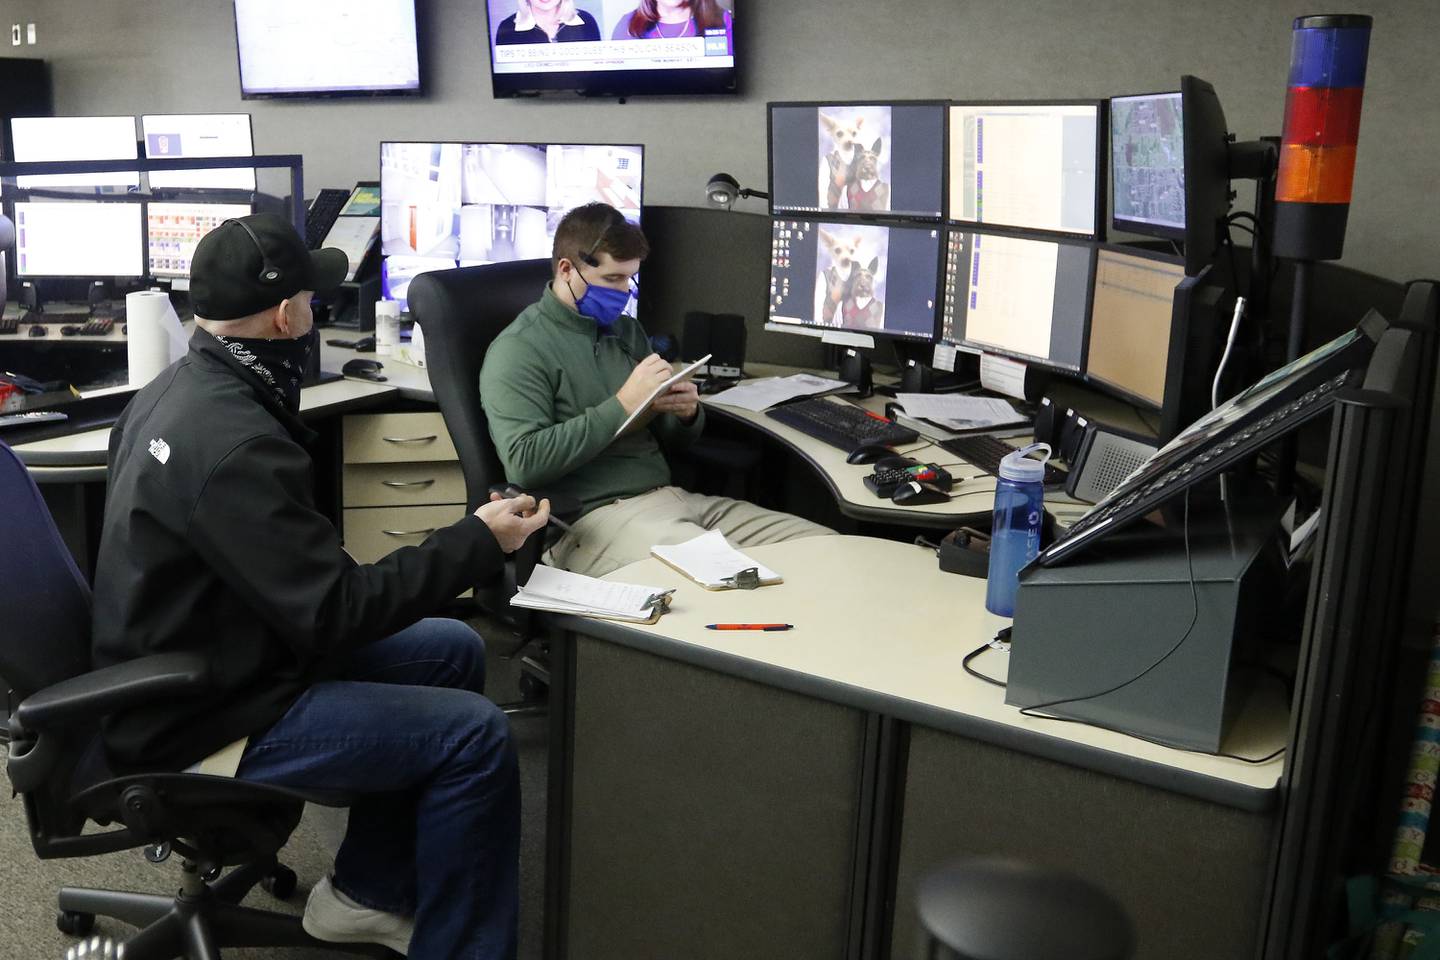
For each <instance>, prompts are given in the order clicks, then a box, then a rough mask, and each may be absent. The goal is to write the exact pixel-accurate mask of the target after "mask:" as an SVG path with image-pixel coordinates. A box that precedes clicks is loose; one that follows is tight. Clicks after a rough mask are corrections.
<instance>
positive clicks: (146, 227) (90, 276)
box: [5, 194, 150, 281]
mask: <svg viewBox="0 0 1440 960" xmlns="http://www.w3.org/2000/svg"><path fill="white" fill-rule="evenodd" d="M22 203H30V204H35V205H37V206H42V205H48V204H52V203H68V204H77V203H79V204H85V205H91V204H95V205H98V204H130V205H131V206H135V207H139V208H140V271H139V272H138V273H24V272H22V271H21V270H20V244H19V239H18V238H17V239H16V243H15V278H16V279H17V280H32V281H33V280H139V279H142V278H145V277H146V276H147V273H146V271H147V270H148V269H149V268H150V221H149V218H148V217H147V215H146V208H147V207H148V206H149V201H148V200H143V199H140V198H139V197H137V196H136V195H134V194H121V195H116V196H105V195H103V194H100V195H96V196H86V197H77V198H75V199H73V200H71V199H69V198H66V199H64V200H57V199H45V200H14V201H9V202H7V203H6V205H5V208H6V209H8V210H9V211H10V213H11V214H12V215H15V216H16V219H17V223H18V216H19V211H18V210H16V209H15V208H16V207H17V206H18V205H20V204H22Z"/></svg>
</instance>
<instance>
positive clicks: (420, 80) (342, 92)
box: [230, 0, 428, 143]
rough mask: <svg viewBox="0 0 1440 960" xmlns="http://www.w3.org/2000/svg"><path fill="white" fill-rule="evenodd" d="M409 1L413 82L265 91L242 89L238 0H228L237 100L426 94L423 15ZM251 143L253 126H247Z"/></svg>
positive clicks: (355, 97)
mask: <svg viewBox="0 0 1440 960" xmlns="http://www.w3.org/2000/svg"><path fill="white" fill-rule="evenodd" d="M406 2H409V3H410V5H411V7H412V9H413V11H414V18H415V86H414V87H401V88H393V89H392V88H388V87H387V88H370V87H362V88H360V89H356V90H348V89H333V88H315V89H310V90H285V91H266V92H263V93H257V92H252V91H247V90H246V89H245V70H244V59H243V58H242V57H241V56H240V8H239V3H240V0H231V2H230V11H231V18H230V22H231V23H232V25H233V26H234V27H235V79H236V82H237V83H238V84H239V86H240V99H241V100H354V99H360V100H369V99H375V98H378V97H423V96H425V94H426V89H427V87H428V84H427V83H426V80H427V77H426V69H425V57H423V56H422V55H421V52H420V51H421V47H422V46H423V43H422V40H423V37H424V32H425V26H424V16H423V15H422V13H421V12H420V6H421V5H420V4H419V3H418V2H416V0H406ZM251 135H252V143H253V135H254V130H253V128H252V130H251Z"/></svg>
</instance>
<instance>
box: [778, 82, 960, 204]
mask: <svg viewBox="0 0 1440 960" xmlns="http://www.w3.org/2000/svg"><path fill="white" fill-rule="evenodd" d="M949 105H950V101H949V100H939V99H933V98H932V99H919V100H771V101H769V102H767V103H766V104H765V192H766V193H768V194H769V195H770V197H769V199H768V200H767V201H766V205H767V207H768V211H769V215H770V218H771V219H772V220H774V219H780V218H782V217H783V218H784V219H787V220H793V219H794V218H795V217H797V216H804V217H810V218H811V219H814V218H816V217H821V216H823V217H826V218H827V219H828V218H830V217H831V216H832V215H838V216H839V218H840V219H838V220H835V221H833V222H835V223H880V224H882V225H883V224H884V223H924V224H939V225H940V226H941V227H944V225H945V212H946V211H947V210H949V209H950V178H949V176H948V171H949V169H950V110H949ZM897 106H898V107H929V106H934V107H939V108H940V212H939V213H938V214H936V215H935V216H933V217H932V216H929V215H927V214H915V213H894V212H892V211H883V212H880V213H854V212H852V211H849V210H822V211H820V212H818V213H816V212H814V211H809V210H804V211H800V210H777V209H776V207H775V108H776V107H803V108H807V109H808V108H810V107H814V108H816V109H819V108H821V107H897Z"/></svg>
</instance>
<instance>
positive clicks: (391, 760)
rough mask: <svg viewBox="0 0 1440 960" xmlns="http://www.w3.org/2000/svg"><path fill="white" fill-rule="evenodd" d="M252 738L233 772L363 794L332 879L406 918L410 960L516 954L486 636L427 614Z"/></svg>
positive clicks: (504, 738) (516, 825)
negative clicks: (410, 924)
mask: <svg viewBox="0 0 1440 960" xmlns="http://www.w3.org/2000/svg"><path fill="white" fill-rule="evenodd" d="M336 676H337V677H338V679H334V680H324V681H321V682H318V683H315V684H314V685H312V686H311V687H310V688H309V689H307V690H306V691H305V692H304V693H303V694H301V696H300V699H299V700H297V701H295V703H294V705H292V706H291V707H290V710H289V711H288V712H287V713H286V714H285V716H283V717H281V718H280V719H279V720H278V721H277V722H276V723H275V724H274V726H272V727H271V728H270V729H269V730H267V731H265V732H264V733H262V734H260V735H258V736H254V737H251V739H250V743H249V745H248V746H247V747H246V749H245V754H244V756H243V757H242V758H241V761H240V767H239V770H238V771H237V772H236V776H237V777H242V778H244V779H246V780H256V781H261V782H265V783H274V784H279V785H284V786H292V787H309V788H311V789H316V790H338V791H344V792H347V793H354V794H358V795H359V796H357V797H356V799H355V803H354V805H352V806H351V808H350V824H349V827H348V828H347V829H346V832H345V841H344V843H343V844H341V847H340V851H339V853H337V854H336V856H335V875H334V879H333V883H334V885H335V888H336V889H337V890H339V891H341V892H342V893H344V894H345V895H346V896H348V897H350V898H351V899H352V900H354V901H356V902H357V903H360V904H362V905H364V906H367V907H372V908H374V909H377V910H384V911H386V912H388V913H397V914H404V915H411V914H413V915H414V917H415V936H414V938H413V939H412V941H411V944H410V957H411V958H412V960H461V958H465V960H504V958H512V957H514V956H515V950H516V936H517V915H518V909H519V858H520V779H519V767H518V764H517V762H516V757H515V748H514V746H513V745H512V744H511V742H510V727H509V722H508V721H507V720H506V717H505V715H504V714H503V713H501V711H500V709H499V708H498V707H496V706H495V704H493V703H491V702H490V701H489V700H487V699H485V697H483V696H481V691H482V690H484V687H485V645H484V643H483V641H481V639H480V637H479V635H478V634H476V633H475V631H474V630H472V629H471V628H470V627H469V626H468V625H466V624H464V623H462V622H460V621H458V620H442V619H435V618H432V619H427V620H421V621H420V622H419V623H416V624H414V625H413V626H410V627H407V628H406V629H404V630H401V631H400V632H399V633H396V634H393V635H391V636H389V637H386V638H385V639H383V640H379V641H376V642H375V643H371V644H368V645H367V646H364V647H360V648H359V649H357V650H355V651H353V652H352V653H351V654H350V655H349V656H348V657H347V658H346V659H345V660H344V661H343V663H342V665H341V667H339V668H338V669H337V671H336Z"/></svg>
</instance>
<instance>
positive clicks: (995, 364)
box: [980, 353, 1025, 400]
mask: <svg viewBox="0 0 1440 960" xmlns="http://www.w3.org/2000/svg"><path fill="white" fill-rule="evenodd" d="M980 385H981V386H982V387H984V388H985V389H986V390H994V391H995V392H996V393H1003V394H1005V395H1006V396H1010V397H1015V398H1016V399H1019V400H1024V399H1025V364H1023V363H1021V362H1020V361H1019V360H1011V359H1010V358H1009V357H1001V356H997V355H996V354H993V353H982V354H980Z"/></svg>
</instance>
